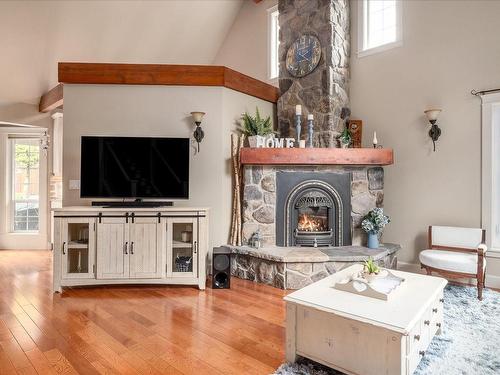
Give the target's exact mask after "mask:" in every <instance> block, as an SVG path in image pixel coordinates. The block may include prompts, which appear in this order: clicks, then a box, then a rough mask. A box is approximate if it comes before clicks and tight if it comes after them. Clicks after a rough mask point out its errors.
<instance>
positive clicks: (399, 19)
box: [357, 0, 403, 57]
mask: <svg viewBox="0 0 500 375" xmlns="http://www.w3.org/2000/svg"><path fill="white" fill-rule="evenodd" d="M368 1H370V0H359V1H358V17H357V21H358V57H365V56H369V55H373V54H375V53H379V52H383V51H387V50H390V49H392V48H396V47H401V46H402V45H403V1H401V0H396V40H395V41H394V42H390V43H386V44H382V45H380V46H377V47H373V48H366V47H365V46H366V44H367V41H368V30H367V25H368V13H367V7H366V4H367V2H368Z"/></svg>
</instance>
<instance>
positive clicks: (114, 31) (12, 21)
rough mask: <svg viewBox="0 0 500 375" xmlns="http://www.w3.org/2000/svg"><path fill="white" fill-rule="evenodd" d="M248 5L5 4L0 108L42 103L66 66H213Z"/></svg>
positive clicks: (215, 0) (0, 29) (233, 0)
mask: <svg viewBox="0 0 500 375" xmlns="http://www.w3.org/2000/svg"><path fill="white" fill-rule="evenodd" d="M242 3H243V0H164V1H67V0H66V1H18V0H17V1H0V51H1V54H0V105H2V104H7V103H33V104H35V103H37V102H38V100H39V98H40V96H41V95H42V94H43V93H44V92H46V91H48V90H49V89H50V88H51V87H53V86H55V85H56V84H57V62H59V61H81V62H126V63H163V64H172V63H177V64H211V63H212V62H213V60H214V58H215V56H216V54H217V52H218V50H219V48H220V46H221V45H222V43H223V41H224V39H225V37H226V34H227V33H228V31H229V29H230V27H231V25H232V23H233V22H234V19H235V17H236V15H237V14H238V11H239V9H240V8H241V5H242Z"/></svg>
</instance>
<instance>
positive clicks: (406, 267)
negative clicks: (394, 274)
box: [398, 260, 425, 273]
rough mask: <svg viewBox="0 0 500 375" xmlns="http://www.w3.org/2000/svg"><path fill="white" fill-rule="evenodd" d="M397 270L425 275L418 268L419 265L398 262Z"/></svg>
mask: <svg viewBox="0 0 500 375" xmlns="http://www.w3.org/2000/svg"><path fill="white" fill-rule="evenodd" d="M398 270H401V271H405V272H413V273H425V271H424V270H422V269H421V268H420V264H416V263H406V262H400V261H399V260H398Z"/></svg>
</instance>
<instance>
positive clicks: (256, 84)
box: [224, 67, 279, 103]
mask: <svg viewBox="0 0 500 375" xmlns="http://www.w3.org/2000/svg"><path fill="white" fill-rule="evenodd" d="M224 87H227V88H229V89H233V90H236V91H239V92H242V93H244V94H248V95H251V96H255V97H257V98H259V99H263V100H267V101H268V102H272V103H276V102H277V101H278V97H279V89H278V88H277V87H275V86H273V85H269V84H267V83H265V82H262V81H259V80H258V79H255V78H252V77H249V76H247V75H245V74H242V73H240V72H237V71H236V70H232V69H229V68H226V67H224Z"/></svg>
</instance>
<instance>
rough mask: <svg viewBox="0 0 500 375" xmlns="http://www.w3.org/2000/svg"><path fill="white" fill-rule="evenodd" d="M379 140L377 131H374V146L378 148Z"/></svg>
mask: <svg viewBox="0 0 500 375" xmlns="http://www.w3.org/2000/svg"><path fill="white" fill-rule="evenodd" d="M377 145H378V140H377V132H373V148H377Z"/></svg>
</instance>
